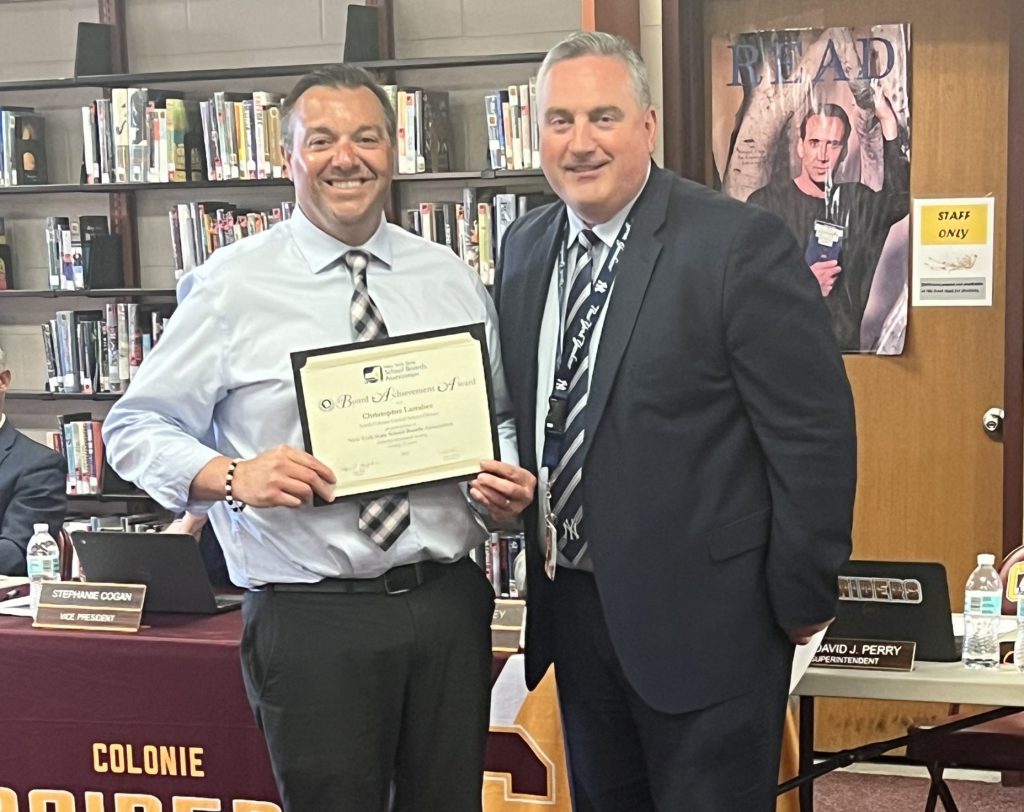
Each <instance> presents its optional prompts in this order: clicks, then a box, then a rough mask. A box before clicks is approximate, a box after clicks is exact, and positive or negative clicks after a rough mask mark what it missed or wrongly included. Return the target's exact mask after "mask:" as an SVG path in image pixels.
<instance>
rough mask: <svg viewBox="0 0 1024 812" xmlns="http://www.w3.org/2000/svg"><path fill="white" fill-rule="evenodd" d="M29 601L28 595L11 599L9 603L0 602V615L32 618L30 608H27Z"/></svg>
mask: <svg viewBox="0 0 1024 812" xmlns="http://www.w3.org/2000/svg"><path fill="white" fill-rule="evenodd" d="M30 601H31V598H29V596H28V595H25V596H24V597H21V598H12V599H11V600H9V601H0V615H11V616H12V617H32V608H31V607H30V606H29V603H30Z"/></svg>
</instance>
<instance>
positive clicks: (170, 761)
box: [160, 744, 178, 775]
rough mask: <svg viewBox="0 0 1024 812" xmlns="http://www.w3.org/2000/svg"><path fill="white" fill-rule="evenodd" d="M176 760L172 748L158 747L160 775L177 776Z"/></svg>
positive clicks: (163, 745)
mask: <svg viewBox="0 0 1024 812" xmlns="http://www.w3.org/2000/svg"><path fill="white" fill-rule="evenodd" d="M177 774H178V759H177V754H176V752H175V750H174V748H173V747H170V746H168V745H166V744H161V745H160V775H177Z"/></svg>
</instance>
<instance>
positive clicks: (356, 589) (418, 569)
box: [256, 561, 453, 595]
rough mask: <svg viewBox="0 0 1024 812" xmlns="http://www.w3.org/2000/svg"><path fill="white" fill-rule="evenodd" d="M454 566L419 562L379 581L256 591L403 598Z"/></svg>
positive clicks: (394, 569) (357, 580)
mask: <svg viewBox="0 0 1024 812" xmlns="http://www.w3.org/2000/svg"><path fill="white" fill-rule="evenodd" d="M452 566H453V565H452V564H442V563H441V562H439V561H419V562H417V563H415V564H403V565H402V566H400V567H392V568H391V569H389V570H388V571H387V572H385V573H384V574H383V575H378V576H377V577H376V578H324V579H323V580H322V581H315V582H313V583H293V584H266V585H265V586H262V587H259V589H258V590H256V591H261V590H267V591H271V592H335V593H346V594H383V595H401V594H402V593H404V592H411V591H412V590H414V589H416V587H418V586H423V584H426V583H429V582H430V581H434V580H436V579H438V578H440V577H441V576H442V575H446V574H447V573H448V572H449V571H450V569H451V567H452Z"/></svg>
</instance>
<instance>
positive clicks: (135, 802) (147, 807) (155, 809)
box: [111, 747, 163, 812]
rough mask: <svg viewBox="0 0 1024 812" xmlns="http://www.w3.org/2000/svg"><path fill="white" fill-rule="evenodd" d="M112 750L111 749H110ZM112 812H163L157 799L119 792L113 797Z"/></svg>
mask: <svg viewBox="0 0 1024 812" xmlns="http://www.w3.org/2000/svg"><path fill="white" fill-rule="evenodd" d="M111 750H113V747H111ZM114 812H163V805H162V804H161V803H160V799H159V798H154V797H153V796H152V795H131V794H126V793H122V792H119V793H117V794H116V795H115V796H114Z"/></svg>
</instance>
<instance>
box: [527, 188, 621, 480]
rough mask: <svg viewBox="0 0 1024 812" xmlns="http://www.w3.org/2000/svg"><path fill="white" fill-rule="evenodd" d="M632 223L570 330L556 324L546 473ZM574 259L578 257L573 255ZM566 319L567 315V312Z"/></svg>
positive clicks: (561, 280) (555, 457)
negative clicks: (556, 351) (557, 351)
mask: <svg viewBox="0 0 1024 812" xmlns="http://www.w3.org/2000/svg"><path fill="white" fill-rule="evenodd" d="M635 208H636V207H635V206H634V209H635ZM632 220H633V218H632V213H631V216H630V217H627V218H626V222H625V223H623V224H622V228H621V229H620V230H619V235H618V236H617V237H616V238H615V242H614V244H613V245H612V247H611V248H610V249H609V252H608V257H607V258H606V259H605V263H604V267H603V268H601V272H600V273H599V274H598V275H597V276H596V277H592V278H593V282H592V283H591V285H590V295H589V296H588V297H587V301H586V302H585V303H584V305H583V306H582V307H581V308H580V309H579V312H578V313H577V315H576V317H575V318H574V319H573V321H572V325H571V327H572V330H571V331H566V330H565V329H564V328H565V326H566V325H564V324H563V322H564V320H565V316H563V317H561V318H559V320H558V328H559V345H560V346H561V352H560V355H561V359H560V362H559V365H558V369H557V370H556V372H555V381H554V385H553V386H552V389H551V396H550V397H549V398H548V413H547V417H545V418H544V458H543V464H544V465H545V466H546V467H547V468H548V470H551V469H553V468H554V467H555V466H556V465H557V464H558V461H559V459H560V457H561V453H562V440H563V439H564V437H565V423H566V420H567V418H568V408H569V384H570V382H571V381H572V377H573V373H574V372H575V371H576V369H578V368H579V365H580V363H581V362H582V360H583V359H584V358H586V357H587V354H588V353H589V352H590V339H591V337H592V336H593V333H594V328H595V327H596V326H597V322H598V320H599V319H600V318H601V312H602V311H603V310H604V306H605V304H606V302H607V301H608V295H609V293H611V289H612V282H613V281H614V280H615V266H616V265H618V264H619V258H620V257H621V255H622V251H623V249H624V248H625V247H626V241H627V240H628V239H629V232H630V229H631V228H632ZM567 238H568V233H566V236H565V237H563V239H562V247H561V250H559V252H558V298H559V306H558V311H559V313H562V312H563V305H562V300H563V299H564V298H565V286H566V283H567V281H568V280H567V279H566V274H567V268H568V264H569V262H568V259H569V246H568V245H567V244H566V240H567ZM597 247H598V246H592V247H591V249H590V250H591V251H595V250H596V249H597ZM578 259H579V255H578V254H577V260H578ZM569 304H570V303H569V302H566V303H565V305H564V310H565V311H568V308H569ZM566 315H568V313H567V312H566ZM564 336H569V339H568V340H563V337H564Z"/></svg>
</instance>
